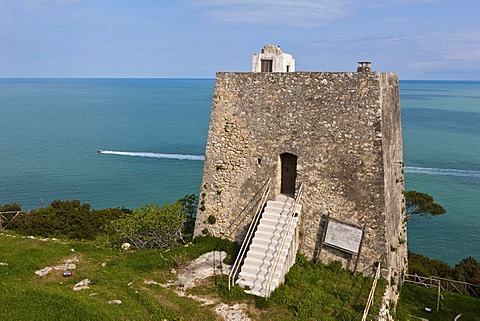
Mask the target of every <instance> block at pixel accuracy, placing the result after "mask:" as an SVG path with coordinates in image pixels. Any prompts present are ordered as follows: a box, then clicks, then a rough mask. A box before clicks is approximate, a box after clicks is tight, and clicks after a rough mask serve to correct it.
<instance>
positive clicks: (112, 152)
mask: <svg viewBox="0 0 480 321" xmlns="http://www.w3.org/2000/svg"><path fill="white" fill-rule="evenodd" d="M98 152H99V153H100V154H107V155H120V156H130V157H147V158H163V159H178V160H192V161H204V160H205V156H203V155H184V154H160V153H149V152H121V151H115V150H104V149H101V150H99V151H98Z"/></svg>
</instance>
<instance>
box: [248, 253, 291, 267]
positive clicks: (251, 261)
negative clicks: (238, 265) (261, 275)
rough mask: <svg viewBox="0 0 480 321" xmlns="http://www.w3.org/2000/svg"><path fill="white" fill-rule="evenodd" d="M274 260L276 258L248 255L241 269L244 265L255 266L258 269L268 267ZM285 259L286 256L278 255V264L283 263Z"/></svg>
mask: <svg viewBox="0 0 480 321" xmlns="http://www.w3.org/2000/svg"><path fill="white" fill-rule="evenodd" d="M275 260H276V258H275V257H269V258H265V257H256V256H250V257H249V258H248V260H245V261H244V264H243V266H242V270H243V267H244V266H245V267H246V266H249V267H257V268H258V269H260V268H262V269H268V268H269V267H270V266H271V265H273V264H275ZM285 261H286V256H285V257H280V258H279V259H278V264H284V263H285Z"/></svg>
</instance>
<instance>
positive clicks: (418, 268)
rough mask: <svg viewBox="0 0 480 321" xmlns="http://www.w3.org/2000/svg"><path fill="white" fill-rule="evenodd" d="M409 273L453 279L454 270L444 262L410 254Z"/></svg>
mask: <svg viewBox="0 0 480 321" xmlns="http://www.w3.org/2000/svg"><path fill="white" fill-rule="evenodd" d="M408 273H409V274H418V275H420V276H439V277H442V278H447V279H453V276H454V269H453V268H452V267H451V266H450V265H448V264H447V263H445V262H443V261H440V260H434V259H431V258H429V257H426V256H423V255H420V254H415V253H412V252H408Z"/></svg>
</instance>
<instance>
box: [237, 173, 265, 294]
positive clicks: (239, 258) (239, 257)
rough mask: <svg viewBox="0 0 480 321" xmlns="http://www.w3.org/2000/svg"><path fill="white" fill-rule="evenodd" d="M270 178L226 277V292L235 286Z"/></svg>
mask: <svg viewBox="0 0 480 321" xmlns="http://www.w3.org/2000/svg"><path fill="white" fill-rule="evenodd" d="M270 180H271V179H270V178H269V179H268V181H267V183H266V184H265V187H264V191H263V194H262V197H261V198H260V202H259V203H258V206H257V210H256V211H255V215H254V216H253V218H252V223H251V224H250V226H249V228H248V231H247V234H246V236H245V238H244V239H243V243H242V246H241V247H240V251H239V252H238V255H237V258H236V259H235V263H233V265H232V269H231V271H230V274H229V275H228V290H230V288H231V286H233V285H234V284H235V275H237V272H238V269H239V268H240V263H241V261H242V258H243V257H244V255H245V252H246V251H247V248H248V245H249V244H250V241H251V240H252V237H253V232H254V231H255V227H256V226H257V224H258V220H259V219H260V213H261V212H262V209H263V206H264V204H265V202H266V201H267V198H268V194H269V193H270V189H271V187H270Z"/></svg>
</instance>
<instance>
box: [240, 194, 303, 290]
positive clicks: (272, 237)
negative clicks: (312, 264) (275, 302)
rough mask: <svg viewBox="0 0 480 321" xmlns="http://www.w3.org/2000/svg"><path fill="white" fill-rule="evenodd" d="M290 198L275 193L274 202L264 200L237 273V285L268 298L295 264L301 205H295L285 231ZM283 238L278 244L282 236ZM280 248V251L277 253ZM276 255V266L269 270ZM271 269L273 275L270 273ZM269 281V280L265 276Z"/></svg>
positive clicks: (291, 205) (291, 200) (290, 206)
mask: <svg viewBox="0 0 480 321" xmlns="http://www.w3.org/2000/svg"><path fill="white" fill-rule="evenodd" d="M293 203H294V200H293V198H291V197H288V196H285V195H279V196H277V197H276V199H275V201H268V202H267V206H266V207H265V209H264V211H263V213H262V218H261V220H260V223H259V224H258V227H257V231H256V232H255V236H254V238H253V241H252V244H251V245H250V248H249V250H248V252H247V256H246V258H245V260H244V263H243V266H242V268H241V271H240V273H239V278H238V280H237V282H236V283H237V284H238V285H239V286H241V287H242V288H244V289H245V291H246V292H248V293H251V294H254V295H257V296H262V297H269V296H270V294H271V292H273V290H275V288H276V287H277V286H278V285H279V284H281V283H282V282H283V281H284V279H285V274H287V272H288V270H290V268H291V267H292V265H293V264H294V263H295V256H296V253H297V250H298V229H297V225H298V219H299V214H300V210H301V205H298V204H297V205H296V210H295V212H294V213H297V214H298V215H294V216H293V217H292V220H291V223H290V227H289V228H288V231H285V230H286V229H287V227H288V218H289V216H290V213H292V207H293ZM283 238H286V239H285V242H283V249H281V247H282V239H283ZM280 249H281V252H279V251H280ZM277 254H279V258H278V263H277V267H276V268H275V272H274V271H273V269H274V266H275V262H276V260H277ZM273 272H274V275H272V274H273ZM270 277H271V282H270V283H269V278H270Z"/></svg>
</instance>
